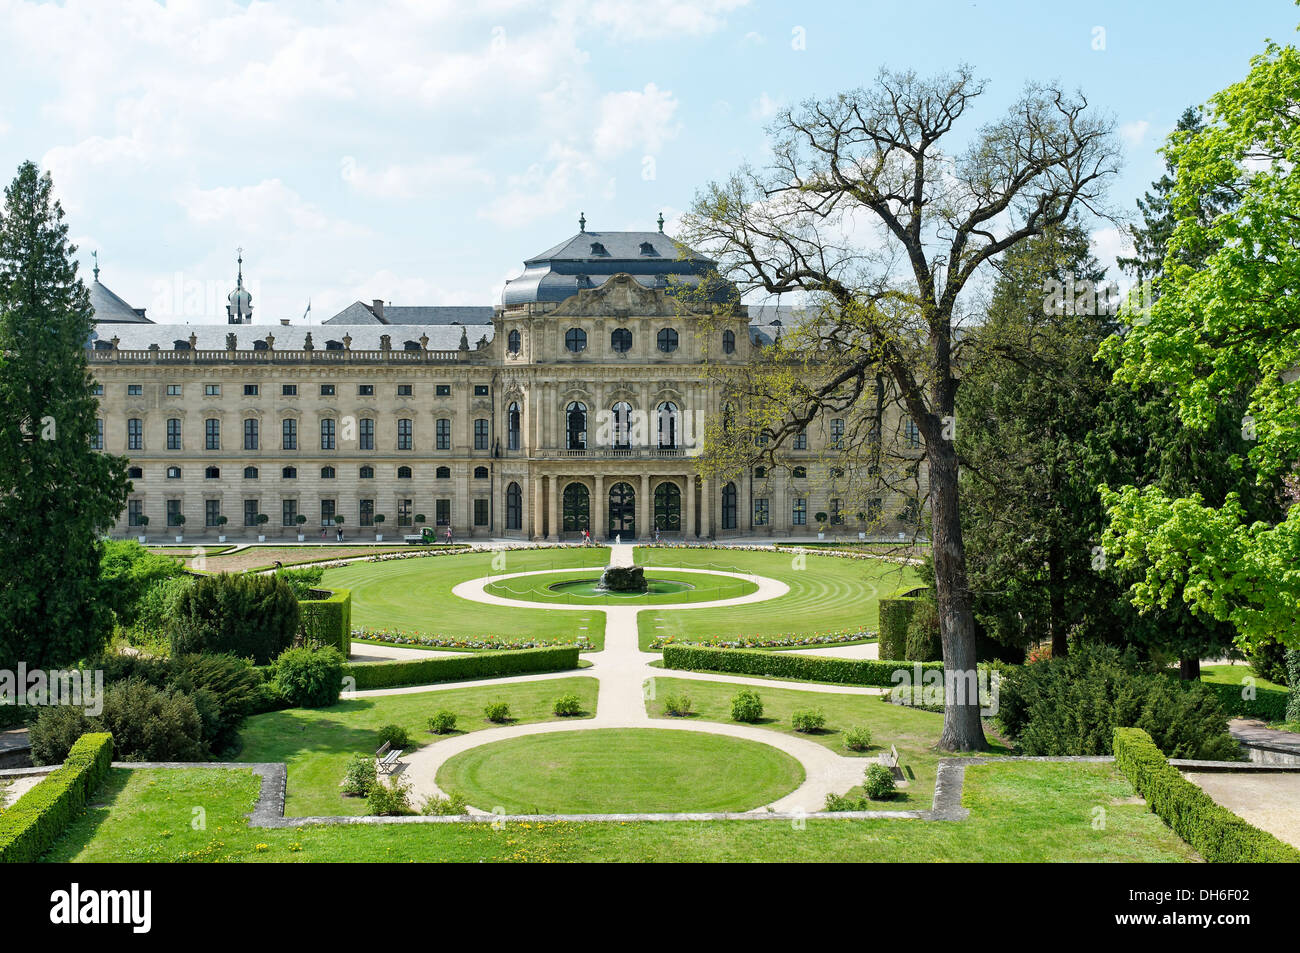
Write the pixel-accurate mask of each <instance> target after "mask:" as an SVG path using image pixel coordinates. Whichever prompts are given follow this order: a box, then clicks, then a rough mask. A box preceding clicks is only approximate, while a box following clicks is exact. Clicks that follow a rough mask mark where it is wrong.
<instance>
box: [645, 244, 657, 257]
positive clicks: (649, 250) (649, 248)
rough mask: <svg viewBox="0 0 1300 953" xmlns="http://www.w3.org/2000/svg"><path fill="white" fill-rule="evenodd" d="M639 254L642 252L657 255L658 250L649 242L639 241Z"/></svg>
mask: <svg viewBox="0 0 1300 953" xmlns="http://www.w3.org/2000/svg"><path fill="white" fill-rule="evenodd" d="M641 254H643V255H657V254H658V252H656V251H655V247H654V245H651V244H650V243H649V242H642V243H641Z"/></svg>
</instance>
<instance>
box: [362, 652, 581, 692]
mask: <svg viewBox="0 0 1300 953" xmlns="http://www.w3.org/2000/svg"><path fill="white" fill-rule="evenodd" d="M577 667H578V646H576V645H572V646H569V645H562V646H558V647H555V648H545V649H507V650H504V651H501V652H464V653H461V654H458V655H442V656H436V657H434V658H429V659H417V660H415V661H413V662H362V663H361V664H359V665H349V666H347V667H346V668H345V669H344V670H343V675H344V677H345V678H346V677H347V676H349V675H350V676H352V678H354V679H355V680H356V690H357V691H364V690H366V689H370V688H393V687H396V686H398V685H427V684H431V683H433V682H451V681H458V680H460V679H466V678H491V677H492V676H494V675H517V674H520V673H523V672H559V671H563V670H565V669H570V668H577Z"/></svg>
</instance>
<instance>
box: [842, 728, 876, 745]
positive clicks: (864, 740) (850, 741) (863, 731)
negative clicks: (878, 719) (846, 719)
mask: <svg viewBox="0 0 1300 953" xmlns="http://www.w3.org/2000/svg"><path fill="white" fill-rule="evenodd" d="M844 747H846V748H848V749H849V750H850V751H866V750H867V749H868V748H870V747H871V729H870V728H868V727H867V726H866V725H854V726H853V727H852V728H850V729H848V730H847V731H845V732H844Z"/></svg>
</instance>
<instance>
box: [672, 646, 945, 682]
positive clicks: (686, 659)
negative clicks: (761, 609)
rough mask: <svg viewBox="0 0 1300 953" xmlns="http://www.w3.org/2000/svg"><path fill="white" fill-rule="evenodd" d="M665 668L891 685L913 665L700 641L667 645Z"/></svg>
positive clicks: (939, 666) (926, 666)
mask: <svg viewBox="0 0 1300 953" xmlns="http://www.w3.org/2000/svg"><path fill="white" fill-rule="evenodd" d="M663 664H664V668H676V669H681V670H683V671H687V672H728V673H731V674H735V675H767V676H770V677H772V678H796V679H804V680H806V681H810V682H834V683H837V684H842V685H875V686H880V687H885V688H889V687H891V686H893V685H894V684H896V682H895V680H894V678H893V677H892V676H893V674H894V673H895V672H897V671H898V670H899V669H900V668H902V669H906V670H907V671H908V672H909V673H910V672H911V671H912V669H913V665H911V664H908V663H907V662H899V661H877V660H876V659H847V658H833V657H831V656H827V655H799V654H798V653H797V652H763V651H758V650H756V649H715V648H707V647H705V646H698V645H668V646H665V647H664V663H663ZM916 664H919V665H920V666H921V670H922V671H923V672H925V671H929V670H931V669H935V670H938V671H942V670H943V663H942V662H919V663H916Z"/></svg>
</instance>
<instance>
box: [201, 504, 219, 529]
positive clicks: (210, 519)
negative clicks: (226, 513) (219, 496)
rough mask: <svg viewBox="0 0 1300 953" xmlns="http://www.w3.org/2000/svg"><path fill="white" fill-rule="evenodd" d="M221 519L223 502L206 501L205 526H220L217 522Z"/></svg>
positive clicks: (204, 507)
mask: <svg viewBox="0 0 1300 953" xmlns="http://www.w3.org/2000/svg"><path fill="white" fill-rule="evenodd" d="M220 518H221V501H220V500H204V501H203V525H205V526H219V525H220V523H218V522H217V521H218V520H219V519H220Z"/></svg>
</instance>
